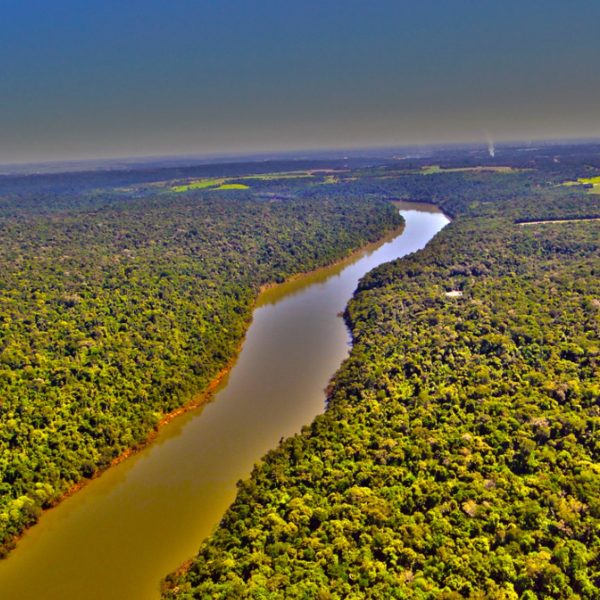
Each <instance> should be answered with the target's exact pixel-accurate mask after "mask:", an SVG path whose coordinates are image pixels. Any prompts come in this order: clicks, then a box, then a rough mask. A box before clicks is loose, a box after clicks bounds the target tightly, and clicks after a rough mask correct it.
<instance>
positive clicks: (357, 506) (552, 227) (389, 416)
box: [163, 148, 600, 600]
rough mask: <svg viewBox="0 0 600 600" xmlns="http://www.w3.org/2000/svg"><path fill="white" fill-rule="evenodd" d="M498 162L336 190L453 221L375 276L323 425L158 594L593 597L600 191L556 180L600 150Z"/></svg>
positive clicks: (599, 539)
mask: <svg viewBox="0 0 600 600" xmlns="http://www.w3.org/2000/svg"><path fill="white" fill-rule="evenodd" d="M497 154H498V156H497V158H496V162H498V161H504V162H503V163H502V162H498V164H505V165H507V166H512V167H514V170H509V171H506V172H494V171H485V170H473V171H469V170H461V171H456V170H455V171H452V170H451V168H458V167H461V168H464V167H470V166H476V165H477V164H478V163H477V162H476V159H475V158H473V159H469V158H467V159H464V158H463V160H462V162H461V160H460V159H459V158H457V157H455V156H454V157H447V159H446V160H445V163H441V161H440V162H438V163H437V164H440V163H441V164H442V166H443V167H444V168H441V169H429V170H428V173H429V174H424V171H423V167H425V166H426V165H427V164H433V163H432V162H431V161H430V162H429V163H427V162H425V161H420V162H419V161H417V160H414V161H410V162H409V161H406V162H405V163H404V164H402V165H399V164H398V163H397V162H396V163H392V162H390V163H388V164H385V165H379V166H376V167H369V168H362V169H356V170H355V171H353V172H352V174H351V176H348V177H347V178H346V179H345V180H344V179H343V178H342V179H343V180H342V181H341V182H340V183H339V184H338V185H336V186H332V187H333V188H334V190H332V192H331V193H339V195H340V196H343V194H345V193H349V191H350V190H351V191H352V192H353V193H356V194H359V195H363V196H368V197H371V196H373V197H375V196H378V197H381V198H390V199H405V200H419V201H425V202H431V203H434V204H437V205H438V206H440V207H441V208H443V210H444V211H445V212H446V213H447V214H449V215H451V216H452V217H453V221H452V223H451V224H450V225H449V226H447V227H446V228H445V229H444V230H442V232H440V233H439V234H438V235H437V236H436V237H435V238H434V239H433V240H432V242H430V243H429V245H428V246H427V247H426V248H425V250H423V251H421V252H418V253H416V254H413V255H411V256H409V257H406V258H404V259H401V260H397V261H394V262H392V263H388V264H385V265H382V266H381V267H379V268H377V269H375V270H374V271H372V272H371V273H370V274H368V275H367V276H365V277H364V278H363V280H362V281H361V284H360V286H359V289H358V290H357V292H356V293H355V296H354V298H353V300H352V301H351V302H350V304H349V306H348V308H347V310H346V313H345V318H346V321H347V323H348V326H349V328H350V330H351V333H352V336H353V348H352V351H351V354H350V356H349V358H348V359H347V360H346V361H345V362H344V363H343V365H342V367H341V368H340V370H339V371H338V373H337V374H336V375H335V376H334V379H333V380H332V381H331V384H330V386H329V389H328V408H327V411H326V412H325V413H324V414H323V415H321V416H318V417H317V418H316V419H315V421H314V422H313V423H312V424H310V425H307V426H306V427H304V429H303V430H302V432H301V433H300V434H298V435H296V436H294V437H291V438H289V439H285V440H282V442H281V443H280V445H279V447H278V448H276V449H274V450H273V451H271V452H270V453H269V454H268V455H267V456H265V457H264V459H263V460H262V461H260V463H259V464H257V465H256V467H255V469H254V471H253V473H252V475H251V476H250V477H249V478H248V479H247V480H245V481H241V482H240V483H239V484H238V495H237V498H236V500H235V502H234V504H233V505H232V506H231V507H230V509H229V510H228V511H227V513H226V514H225V516H224V517H223V519H222V521H221V523H220V525H219V527H218V528H217V530H216V531H215V532H214V534H213V535H212V536H211V537H209V538H208V539H207V540H205V541H204V542H203V543H202V545H201V546H200V550H199V553H198V555H197V556H196V557H195V558H194V559H193V560H192V561H191V563H190V564H189V565H186V567H185V568H183V569H182V570H181V571H180V572H178V573H175V574H172V575H169V576H168V577H167V578H166V580H165V581H164V582H163V596H164V597H165V598H177V599H180V600H183V599H188V598H211V599H218V598H231V599H234V598H281V599H293V598H298V599H300V598H318V599H320V600H333V599H342V598H345V599H356V600H358V599H360V598H381V599H386V598H420V599H434V598H435V599H439V598H442V599H448V600H452V599H459V598H480V599H484V598H485V599H498V600H499V599H523V600H534V599H536V598H562V599H577V598H579V599H586V600H592V599H593V598H597V593H598V589H600V571H599V564H600V560H599V558H600V557H599V553H600V465H599V463H598V459H599V454H600V436H599V435H598V431H599V425H600V406H599V404H598V399H599V398H600V371H599V354H600V348H599V346H600V336H599V328H600V277H599V274H600V253H599V249H600V236H599V227H600V223H599V222H598V221H597V220H596V221H594V220H588V221H586V220H577V221H576V219H589V218H597V217H599V216H600V195H598V194H593V193H589V189H588V188H586V187H585V186H581V185H576V186H565V185H563V184H564V183H565V182H567V181H575V180H577V179H578V178H582V177H588V178H589V177H594V176H598V174H600V165H599V160H598V154H597V152H595V151H594V150H593V149H589V148H562V149H559V150H556V149H547V148H544V149H542V150H541V151H539V152H538V153H537V154H536V153H535V152H527V154H526V155H525V154H524V153H513V154H511V155H510V156H506V154H507V153H505V156H504V157H502V152H498V153H497ZM478 160H481V157H480V156H479V157H478ZM313 190H314V188H313ZM549 220H560V221H561V222H558V223H541V224H536V225H529V226H524V225H523V224H522V223H524V222H528V221H549ZM569 221H571V222H569Z"/></svg>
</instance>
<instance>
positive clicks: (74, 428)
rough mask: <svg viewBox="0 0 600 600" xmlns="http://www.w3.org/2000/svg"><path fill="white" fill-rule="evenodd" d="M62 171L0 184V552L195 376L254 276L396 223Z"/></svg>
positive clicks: (383, 212) (224, 347)
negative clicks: (85, 185) (135, 187)
mask: <svg viewBox="0 0 600 600" xmlns="http://www.w3.org/2000/svg"><path fill="white" fill-rule="evenodd" d="M103 176H104V175H103V174H99V175H96V174H94V176H93V177H94V181H97V180H98V178H100V177H103ZM69 177H70V178H69ZM69 177H67V176H63V175H61V176H57V177H55V178H54V179H52V180H51V183H52V186H53V187H52V186H51V187H48V186H47V185H46V181H47V179H43V180H42V183H41V184H40V183H39V179H35V178H32V181H33V184H30V183H28V182H24V183H23V182H21V181H16V182H14V181H11V186H12V187H11V188H9V186H8V185H5V187H4V188H0V235H1V237H2V245H1V246H0V268H1V270H2V278H1V279H0V548H1V549H2V551H6V550H8V549H10V547H11V544H12V543H13V539H14V537H15V536H16V535H18V534H19V533H20V532H21V531H22V530H23V528H25V527H26V526H28V525H30V524H32V523H33V522H34V521H35V520H36V519H37V517H38V515H39V513H40V510H41V509H42V508H45V507H49V506H51V505H52V504H53V503H55V502H56V501H57V500H58V499H60V497H61V496H62V495H63V494H64V493H65V492H67V490H69V489H70V488H71V487H72V486H74V485H76V484H78V483H79V482H81V481H82V480H84V479H85V478H89V477H92V476H93V475H94V474H95V473H96V472H97V471H98V469H102V468H105V467H107V466H108V465H110V464H111V462H112V461H113V460H114V459H115V458H117V457H119V456H120V455H121V454H122V453H123V452H125V451H127V450H128V449H130V448H135V447H136V446H138V445H140V444H143V443H144V441H145V440H146V438H147V436H148V435H149V433H151V431H152V430H153V429H154V428H155V427H156V426H157V424H158V423H159V422H160V420H161V419H162V418H163V417H164V416H165V415H166V414H167V413H169V412H170V411H173V410H174V409H177V408H178V407H181V406H182V405H183V404H185V403H186V402H188V401H190V399H191V398H192V397H193V396H194V395H195V394H197V393H198V392H199V391H202V390H203V389H204V388H205V387H206V386H207V385H208V384H209V383H210V382H211V380H212V379H213V378H214V377H215V376H216V375H217V373H218V372H219V371H220V370H221V369H223V368H224V367H225V366H226V365H227V364H228V362H229V361H230V360H231V358H232V357H233V355H234V354H235V352H236V349H237V348H238V346H239V344H240V341H241V339H242V336H243V334H244V332H245V329H246V327H247V324H248V320H249V318H250V315H251V310H252V307H253V303H254V299H255V297H256V295H257V293H258V290H259V288H260V286H261V285H263V284H265V283H267V282H274V281H282V280H283V279H284V278H286V277H288V276H289V275H291V274H294V273H297V272H300V271H306V270H310V269H313V268H315V267H318V266H322V265H324V264H326V263H330V262H332V261H334V260H336V259H338V258H340V257H342V256H344V255H346V254H347V253H348V252H349V251H350V250H352V249H355V248H356V247H358V246H361V245H363V244H365V243H366V242H370V241H373V240H375V239H378V238H379V237H381V236H382V235H383V234H384V233H385V232H386V231H387V230H389V229H391V228H394V227H397V226H398V224H399V222H400V219H399V217H398V216H397V214H396V213H395V211H394V210H393V209H392V207H391V206H389V205H388V203H386V202H384V201H382V200H379V201H377V200H372V201H365V199H364V198H362V197H360V196H358V195H352V196H347V197H345V198H342V197H328V196H325V195H324V194H321V195H320V196H318V197H306V198H301V197H299V198H290V199H288V200H287V201H286V202H265V201H262V200H260V199H256V198H253V197H251V196H250V194H249V193H244V194H243V196H242V194H240V195H235V197H232V196H229V195H227V197H226V198H225V197H224V196H223V195H222V194H218V193H210V192H207V191H205V190H200V191H198V190H193V189H192V190H190V191H188V193H186V194H169V193H164V192H162V193H159V194H158V195H157V194H156V192H155V191H152V190H151V191H150V193H149V195H146V197H145V198H143V199H136V198H135V197H125V198H123V197H121V196H120V195H119V194H117V193H115V192H114V191H113V190H111V189H107V190H104V191H103V190H101V189H98V188H93V190H92V191H90V192H86V193H83V192H81V191H80V190H81V187H82V183H81V182H82V181H83V182H85V181H87V180H88V179H91V178H92V177H91V176H88V175H87V174H84V175H73V176H69ZM119 177H121V178H123V177H125V176H124V175H119ZM210 181H211V182H212V184H214V183H215V182H216V181H223V180H221V179H219V180H217V179H212V180H210ZM205 182H206V180H205ZM0 183H1V182H0ZM119 183H120V185H123V184H122V182H119ZM25 184H27V185H31V186H33V185H34V184H35V186H37V187H35V188H33V187H32V188H31V189H34V190H36V191H31V189H30V188H25V187H24V186H25ZM60 186H62V187H60ZM7 189H8V191H6V190H7ZM57 189H59V190H60V189H63V190H64V191H63V192H60V193H57V192H56V191H55V190H57ZM225 189H230V188H225ZM236 189H237V188H236ZM73 190H74V191H73ZM136 193H137V192H136Z"/></svg>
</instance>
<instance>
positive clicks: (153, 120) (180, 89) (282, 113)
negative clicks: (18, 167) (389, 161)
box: [0, 0, 600, 163]
mask: <svg viewBox="0 0 600 600" xmlns="http://www.w3.org/2000/svg"><path fill="white" fill-rule="evenodd" d="M599 23H600V2H599V1H598V0H570V1H568V2H567V1H565V0H519V1H515V0H493V1H492V0H101V1H99V0H85V2H82V1H81V0H52V1H50V0H43V1H42V0H0V162H3V163H11V162H28V161H29V162H37V161H45V160H65V159H86V158H101V157H114V156H150V155H155V156H156V155H170V154H216V153H227V152H231V153H235V152H261V151H278V150H294V149H305V148H314V149H318V148H343V147H349V148H350V147H363V146H403V145H413V144H431V143H439V142H441V143H446V142H464V141H477V140H482V141H483V140H485V135H486V134H485V131H488V132H489V133H490V135H491V136H493V138H494V139H495V140H508V139H510V140H515V139H518V140H534V139H543V138H546V139H548V138H552V139H555V138H582V137H600V34H599V33H598V24H599Z"/></svg>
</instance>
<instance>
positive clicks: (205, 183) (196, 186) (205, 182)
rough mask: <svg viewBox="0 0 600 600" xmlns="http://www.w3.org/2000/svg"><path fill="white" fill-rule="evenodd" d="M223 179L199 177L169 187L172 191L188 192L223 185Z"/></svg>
mask: <svg viewBox="0 0 600 600" xmlns="http://www.w3.org/2000/svg"><path fill="white" fill-rule="evenodd" d="M225 181H226V180H225V179H199V180H198V181H192V182H190V183H186V184H184V185H176V186H173V187H172V188H171V190H172V191H174V192H189V191H190V190H205V189H208V188H212V187H216V186H220V185H223V184H224V183H225Z"/></svg>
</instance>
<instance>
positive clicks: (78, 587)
mask: <svg viewBox="0 0 600 600" xmlns="http://www.w3.org/2000/svg"><path fill="white" fill-rule="evenodd" d="M396 204H397V206H398V208H399V210H400V212H401V214H402V215H403V216H404V219H405V221H406V223H405V227H404V229H403V231H402V232H400V233H397V234H396V235H395V236H393V238H392V239H384V240H383V241H382V242H380V243H379V244H378V245H375V246H369V247H367V248H366V249H363V250H362V251H359V252H357V253H355V254H353V255H352V256H351V257H350V258H348V259H346V260H344V261H341V262H340V263H337V264H335V265H333V266H331V267H326V268H323V269H319V270H317V271H315V272H312V273H309V274H306V275H302V276H300V277H297V278H293V279H292V280H291V281H288V282H286V283H283V284H280V285H277V286H274V287H271V288H269V289H266V290H265V291H263V292H262V293H261V295H260V296H259V298H258V300H257V303H256V308H255V310H254V313H253V319H252V323H251V325H250V327H249V329H248V331H247V333H246V337H245V340H244V343H243V346H242V349H241V352H240V354H239V356H238V357H237V360H236V361H235V362H234V363H233V366H232V368H231V370H230V371H229V372H228V373H227V374H226V375H225V376H224V377H223V378H222V379H221V381H220V383H219V385H218V386H217V388H216V389H215V391H214V396H213V399H212V401H211V402H209V403H207V404H204V405H202V406H200V407H198V408H195V409H193V410H191V411H189V412H187V413H185V414H182V415H180V416H178V417H177V418H176V419H173V420H171V421H170V422H169V423H168V424H166V425H165V426H164V427H163V428H162V429H160V431H159V432H158V434H157V435H156V437H155V438H154V440H153V441H152V443H151V444H149V445H148V446H147V447H146V448H144V449H143V450H142V451H140V452H139V453H137V454H134V455H133V456H131V457H130V458H128V459H127V460H125V461H123V462H121V463H119V464H118V465H116V466H114V467H111V468H110V469H108V470H107V471H106V472H105V473H103V474H102V476H100V477H98V478H96V479H94V480H92V481H90V482H89V483H88V484H87V485H86V486H85V487H84V488H83V489H81V490H80V491H78V492H77V493H75V494H73V495H72V496H70V497H68V498H66V499H65V500H64V501H63V502H61V503H60V504H59V505H58V506H57V507H55V508H53V509H51V510H49V511H47V512H46V513H44V514H43V516H42V517H41V519H40V521H39V523H38V524H37V525H35V526H34V527H32V528H31V529H30V530H28V531H27V532H26V533H25V534H24V535H23V537H22V539H21V540H20V541H19V543H18V544H17V547H16V548H15V550H13V551H12V552H11V553H10V555H9V556H8V557H7V558H6V559H4V560H1V561H0V598H7V599H8V598H10V599H18V600H29V599H31V600H40V599H44V600H55V599H56V600H58V599H60V600H71V599H77V600H80V599H81V598H86V599H88V600H96V599H97V600H100V599H101V600H108V599H110V600H138V599H139V600H151V599H153V598H158V597H159V594H160V592H159V584H160V581H161V579H162V578H163V577H164V576H166V575H167V574H168V573H169V572H171V571H174V570H175V569H177V568H178V567H179V566H180V565H181V564H182V563H183V562H184V561H185V560H186V559H189V558H190V557H192V556H193V555H194V554H195V553H196V552H197V550H198V547H199V545H200V543H201V541H202V540H203V539H204V538H206V537H207V536H208V535H210V533H211V532H212V531H213V530H214V528H215V527H216V526H217V525H218V523H219V520H220V519H221V517H222V516H223V514H224V512H225V511H226V509H227V507H228V506H229V505H230V504H231V502H232V501H233V500H234V498H235V494H236V482H237V481H239V480H240V479H244V478H246V477H248V476H249V474H250V472H251V470H252V467H253V465H254V464H255V463H256V462H257V461H258V460H260V458H261V457H262V456H264V454H265V453H266V452H268V450H270V449H271V448H274V447H275V446H277V444H278V442H279V440H280V439H281V438H282V437H288V436H290V435H293V434H295V433H298V432H299V431H300V429H301V428H302V426H304V425H308V424H310V422H311V421H312V420H313V419H314V417H315V416H316V415H318V414H320V413H322V412H323V410H324V409H325V392H324V390H325V388H326V386H327V384H328V382H329V380H330V379H331V377H332V376H333V375H334V373H335V372H336V370H337V369H338V368H339V366H340V364H341V362H342V361H343V360H344V359H345V358H346V356H347V355H348V351H349V344H350V336H349V333H348V331H347V329H346V326H345V324H344V322H343V320H342V318H341V317H340V312H341V311H343V310H344V308H345V306H346V304H347V302H348V301H349V300H350V298H351V296H352V294H353V292H354V290H355V289H356V286H357V284H358V281H359V279H360V278H361V277H362V276H363V275H365V274H366V273H367V272H368V271H370V270H371V269H373V268H375V267H376V266H378V265H380V264H382V263H385V262H388V261H390V260H394V259H396V258H399V257H401V256H404V255H406V254H408V253H410V252H414V251H416V250H419V249H421V248H423V246H425V244H426V243H427V242H428V241H429V240H430V239H431V238H432V237H433V236H434V235H435V234H436V233H437V232H438V231H439V230H440V229H442V228H443V227H444V226H445V225H446V224H447V223H448V222H449V219H448V218H447V217H446V216H445V215H444V214H443V213H442V212H441V211H440V210H439V209H437V208H436V207H434V206H433V205H428V204H412V203H411V204H407V203H396Z"/></svg>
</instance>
